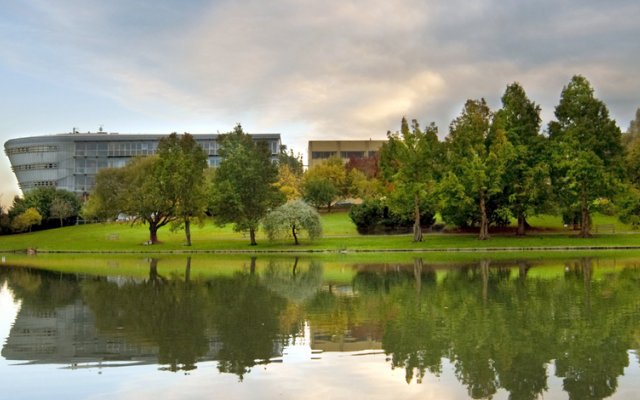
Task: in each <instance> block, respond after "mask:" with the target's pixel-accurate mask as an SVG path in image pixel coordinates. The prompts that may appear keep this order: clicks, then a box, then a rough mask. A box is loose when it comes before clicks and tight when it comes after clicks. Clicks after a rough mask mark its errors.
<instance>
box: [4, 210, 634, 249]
mask: <svg viewBox="0 0 640 400" xmlns="http://www.w3.org/2000/svg"><path fill="white" fill-rule="evenodd" d="M322 221H323V227H324V237H323V238H321V239H318V240H315V241H313V242H311V241H309V240H306V239H303V240H302V244H301V245H300V246H293V244H292V243H293V242H292V240H279V241H274V242H269V241H268V240H267V239H266V237H265V236H264V235H262V234H259V235H258V246H253V247H252V246H249V244H248V243H249V238H248V237H247V236H246V235H243V234H242V233H238V232H234V231H233V229H231V228H230V227H224V228H220V227H216V226H214V225H213V224H211V223H208V224H206V225H205V226H203V227H196V228H194V229H193V232H192V240H193V246H192V247H186V246H184V244H183V243H184V232H182V231H177V232H171V231H170V230H169V229H168V227H164V228H162V229H161V230H160V231H159V235H158V236H159V239H160V240H161V241H162V243H160V244H157V245H153V246H148V245H145V244H144V243H145V242H146V240H148V229H147V227H146V226H142V225H136V226H131V225H129V224H124V223H105V224H90V225H79V226H70V227H65V228H60V229H53V230H48V231H41V232H34V233H24V234H19V235H8V236H1V237H0V252H10V251H14V250H24V249H27V248H34V249H37V250H38V251H41V252H42V251H78V252H83V251H86V252H92V251H93V252H145V253H153V252H181V251H246V252H252V251H255V252H262V251H272V252H274V251H276V252H277V251H281V252H289V251H329V252H353V251H375V250H389V251H394V250H403V251H409V250H411V251H418V252H419V251H431V250H435V249H440V250H443V249H448V250H452V249H467V250H471V249H488V248H490V249H505V248H539V247H545V248H553V247H557V248H561V247H596V248H598V247H611V246H620V247H627V246H640V235H639V234H635V233H634V232H632V231H631V229H630V227H629V226H626V225H624V224H621V223H619V222H617V221H616V219H615V217H607V216H602V215H596V216H595V217H594V226H595V225H599V224H615V226H616V231H615V233H607V234H595V235H594V236H593V237H592V238H588V239H582V238H578V237H576V236H575V232H573V231H571V230H570V229H568V228H564V227H563V226H562V225H561V221H560V219H559V218H558V217H548V216H542V217H537V218H531V220H530V223H531V224H532V225H533V226H536V227H543V228H545V229H554V230H553V231H545V232H543V233H539V232H536V233H531V234H529V235H527V236H525V237H516V236H514V235H513V233H510V232H509V233H501V234H493V235H492V237H491V239H489V240H487V241H479V240H477V239H476V235H475V234H453V233H447V234H443V233H426V234H425V237H424V242H422V243H413V242H412V241H411V237H410V235H371V236H363V235H359V234H358V233H357V232H356V230H355V227H354V225H353V224H352V223H351V221H350V219H349V217H348V214H347V213H345V212H336V213H331V214H322Z"/></svg>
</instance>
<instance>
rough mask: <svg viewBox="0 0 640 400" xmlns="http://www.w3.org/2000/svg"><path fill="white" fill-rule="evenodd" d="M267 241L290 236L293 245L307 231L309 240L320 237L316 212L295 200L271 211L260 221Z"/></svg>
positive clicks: (318, 217)
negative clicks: (301, 233)
mask: <svg viewBox="0 0 640 400" xmlns="http://www.w3.org/2000/svg"><path fill="white" fill-rule="evenodd" d="M262 226H263V227H264V230H265V231H266V232H267V236H268V237H269V240H273V239H275V238H277V237H282V236H288V235H289V234H291V236H292V237H293V240H294V243H295V244H296V245H298V244H299V242H298V235H299V234H300V232H301V231H303V230H304V231H307V234H308V235H309V238H310V239H315V238H317V237H320V236H321V235H322V224H321V223H320V216H319V215H318V212H317V211H316V210H314V209H313V207H310V206H309V205H308V204H307V203H305V202H304V201H302V200H295V201H291V202H288V203H286V204H283V205H281V206H280V207H278V208H276V209H274V210H273V211H271V212H270V213H269V214H267V216H266V217H265V218H264V220H263V221H262Z"/></svg>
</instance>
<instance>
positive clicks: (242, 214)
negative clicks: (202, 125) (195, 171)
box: [211, 124, 285, 246]
mask: <svg viewBox="0 0 640 400" xmlns="http://www.w3.org/2000/svg"><path fill="white" fill-rule="evenodd" d="M220 141H221V147H220V151H219V154H220V156H222V158H223V159H222V162H221V163H220V166H219V167H218V168H217V170H216V172H215V175H214V179H213V185H212V190H211V210H212V212H213V218H214V221H215V222H216V223H217V224H219V225H225V224H228V223H233V224H234V227H235V230H236V231H242V232H248V233H249V237H250V244H251V245H252V246H255V245H256V244H257V243H256V231H257V230H258V227H259V226H260V221H261V220H262V218H263V217H264V216H265V215H266V214H267V213H268V212H269V210H271V209H273V208H275V207H277V206H278V205H280V204H282V203H283V202H284V200H285V198H284V195H283V194H282V192H281V191H280V190H278V188H277V186H276V182H277V181H278V166H277V164H276V163H274V162H272V160H271V151H270V150H269V148H268V147H267V145H266V144H265V143H261V142H255V141H254V140H253V139H252V138H251V136H249V135H248V134H246V133H244V131H243V130H242V126H241V125H240V124H238V125H236V127H235V128H234V130H233V131H232V132H230V133H228V134H226V135H222V136H221V138H220Z"/></svg>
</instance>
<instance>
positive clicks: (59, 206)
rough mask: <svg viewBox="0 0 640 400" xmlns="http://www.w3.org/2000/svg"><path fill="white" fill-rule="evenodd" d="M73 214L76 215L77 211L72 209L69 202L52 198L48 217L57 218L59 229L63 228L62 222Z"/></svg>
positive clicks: (60, 198) (59, 198)
mask: <svg viewBox="0 0 640 400" xmlns="http://www.w3.org/2000/svg"><path fill="white" fill-rule="evenodd" d="M74 213H77V209H74V207H73V205H72V204H71V202H69V201H68V200H65V199H64V198H62V197H56V198H54V199H53V201H52V202H51V207H49V215H50V216H51V218H58V219H59V220H60V226H61V227H62V226H64V220H65V219H67V218H69V217H72V216H73V215H74Z"/></svg>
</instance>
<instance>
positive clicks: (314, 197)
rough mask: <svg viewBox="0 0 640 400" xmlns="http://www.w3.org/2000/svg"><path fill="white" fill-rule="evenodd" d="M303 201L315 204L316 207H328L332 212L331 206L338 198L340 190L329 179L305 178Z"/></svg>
mask: <svg viewBox="0 0 640 400" xmlns="http://www.w3.org/2000/svg"><path fill="white" fill-rule="evenodd" d="M302 193H303V196H302V197H303V199H304V200H306V201H308V202H309V203H311V204H313V206H314V207H316V208H317V209H320V207H324V206H327V209H328V210H329V212H331V204H333V202H334V201H335V200H336V198H337V197H338V189H337V188H336V187H335V186H334V185H333V183H331V181H330V180H328V179H323V178H321V177H310V176H305V179H304V181H303V184H302Z"/></svg>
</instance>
